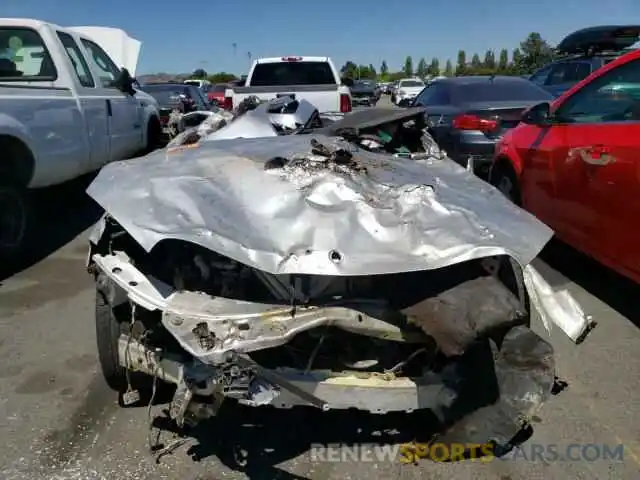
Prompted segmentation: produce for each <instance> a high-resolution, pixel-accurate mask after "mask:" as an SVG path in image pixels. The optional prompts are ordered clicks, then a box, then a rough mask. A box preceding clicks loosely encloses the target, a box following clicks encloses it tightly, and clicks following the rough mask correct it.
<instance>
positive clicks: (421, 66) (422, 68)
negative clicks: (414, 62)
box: [416, 58, 429, 78]
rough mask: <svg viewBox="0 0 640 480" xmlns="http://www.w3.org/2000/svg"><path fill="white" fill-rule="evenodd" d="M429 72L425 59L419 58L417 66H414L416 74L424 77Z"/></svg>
mask: <svg viewBox="0 0 640 480" xmlns="http://www.w3.org/2000/svg"><path fill="white" fill-rule="evenodd" d="M428 73H429V67H427V61H426V60H425V59H424V58H421V59H420V61H419V62H418V68H416V75H417V76H419V77H420V78H424V77H426V76H427V74H428Z"/></svg>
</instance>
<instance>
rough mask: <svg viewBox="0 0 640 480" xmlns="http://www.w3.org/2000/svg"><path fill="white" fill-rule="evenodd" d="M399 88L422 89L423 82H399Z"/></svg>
mask: <svg viewBox="0 0 640 480" xmlns="http://www.w3.org/2000/svg"><path fill="white" fill-rule="evenodd" d="M399 87H400V88H402V87H424V82H421V81H419V80H403V81H402V82H400V85H399Z"/></svg>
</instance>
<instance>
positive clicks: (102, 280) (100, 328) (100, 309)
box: [95, 273, 151, 406]
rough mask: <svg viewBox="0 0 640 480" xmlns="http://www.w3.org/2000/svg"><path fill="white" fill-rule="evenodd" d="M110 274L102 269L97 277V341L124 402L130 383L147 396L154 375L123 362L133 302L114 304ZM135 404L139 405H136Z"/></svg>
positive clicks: (101, 360) (102, 364)
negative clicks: (121, 346) (122, 347)
mask: <svg viewBox="0 0 640 480" xmlns="http://www.w3.org/2000/svg"><path fill="white" fill-rule="evenodd" d="M109 282H111V280H109V278H108V277H107V276H106V275H104V274H102V273H100V274H98V276H97V278H96V292H95V323H96V343H97V347H98V362H99V364H100V370H101V372H102V376H103V378H104V380H105V382H106V383H107V385H108V386H109V388H111V389H112V390H114V391H116V392H118V393H119V394H120V404H121V406H124V404H123V402H122V394H124V393H125V392H126V391H127V388H128V387H129V386H130V387H131V389H132V390H137V391H138V392H139V393H140V396H141V399H140V402H142V401H143V400H146V399H147V398H148V397H149V394H150V387H151V379H150V377H147V376H146V375H141V374H140V373H138V372H132V371H130V372H129V379H127V370H126V369H125V368H124V367H122V366H121V365H120V361H119V355H118V342H119V340H120V336H121V335H123V334H124V335H126V334H128V333H129V332H130V325H131V323H130V319H128V318H126V313H127V312H129V313H130V312H131V307H130V306H129V304H122V305H118V306H113V305H112V304H111V302H110V300H109V297H110V295H109V289H110V288H111V285H109ZM132 406H135V405H132Z"/></svg>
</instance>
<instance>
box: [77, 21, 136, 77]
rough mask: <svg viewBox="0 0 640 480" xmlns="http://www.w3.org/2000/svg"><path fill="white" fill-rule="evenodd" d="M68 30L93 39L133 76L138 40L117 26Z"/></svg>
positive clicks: (119, 65)
mask: <svg viewBox="0 0 640 480" xmlns="http://www.w3.org/2000/svg"><path fill="white" fill-rule="evenodd" d="M69 30H72V31H75V32H78V33H80V34H82V35H86V36H87V37H89V38H91V39H93V40H94V41H95V42H96V43H97V44H98V45H100V46H101V47H102V48H104V50H105V51H106V52H107V53H108V54H109V56H110V57H111V59H112V60H113V61H114V62H115V64H116V65H117V66H118V67H124V68H126V69H127V70H129V73H130V74H131V75H132V76H135V74H136V68H137V67H138V58H139V57H140V48H141V47H142V43H141V42H140V41H138V40H136V39H135V38H132V37H130V36H129V35H128V34H127V32H125V31H124V30H121V29H119V28H111V27H70V28H69Z"/></svg>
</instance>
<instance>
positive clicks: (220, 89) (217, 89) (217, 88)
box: [210, 85, 229, 93]
mask: <svg viewBox="0 0 640 480" xmlns="http://www.w3.org/2000/svg"><path fill="white" fill-rule="evenodd" d="M227 88H229V87H228V86H227V85H214V86H212V87H211V90H210V91H212V92H216V93H220V92H221V93H224V91H225V90H226V89H227Z"/></svg>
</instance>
